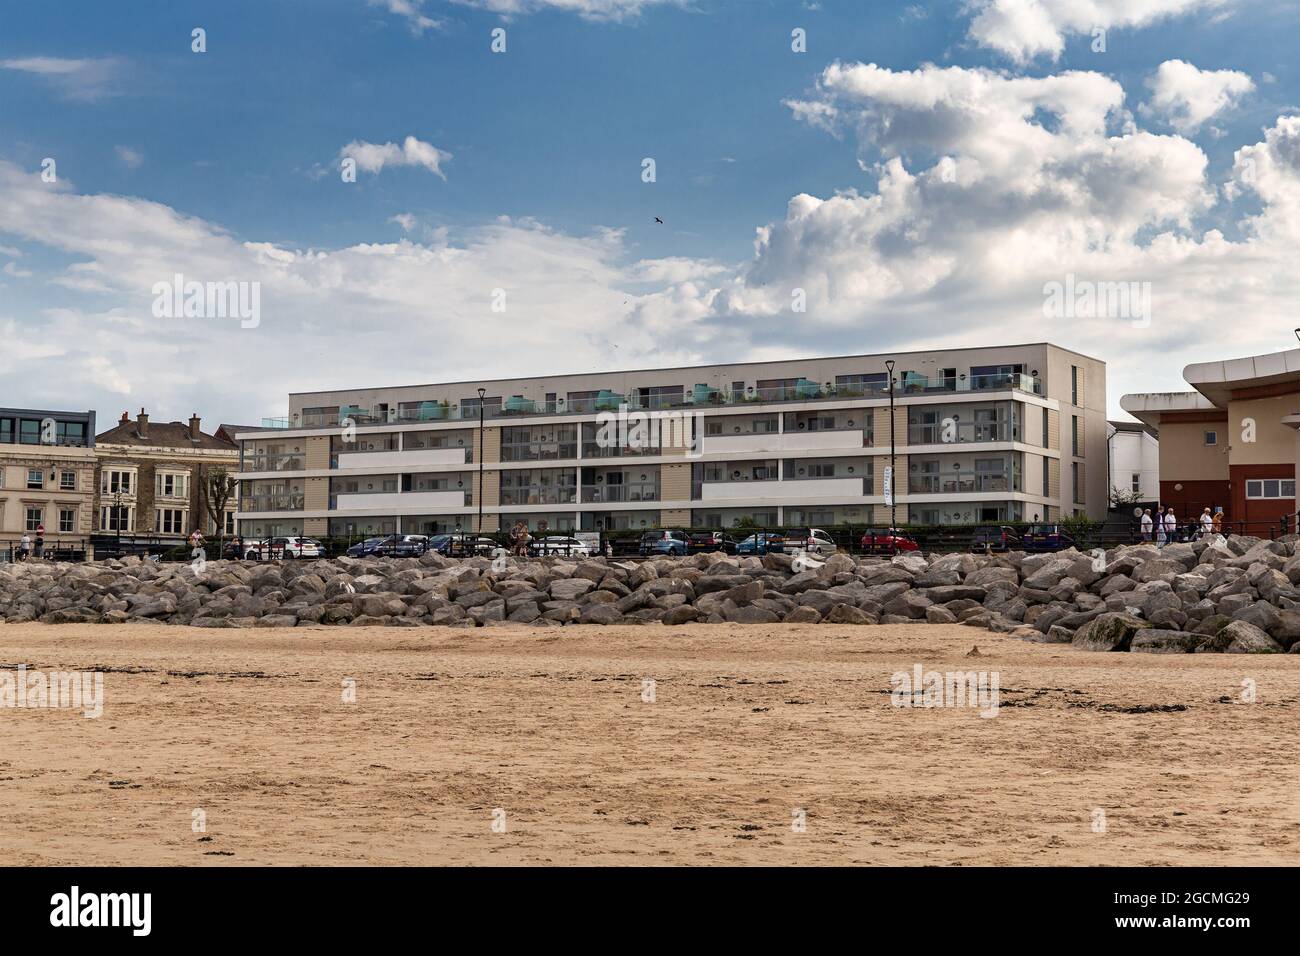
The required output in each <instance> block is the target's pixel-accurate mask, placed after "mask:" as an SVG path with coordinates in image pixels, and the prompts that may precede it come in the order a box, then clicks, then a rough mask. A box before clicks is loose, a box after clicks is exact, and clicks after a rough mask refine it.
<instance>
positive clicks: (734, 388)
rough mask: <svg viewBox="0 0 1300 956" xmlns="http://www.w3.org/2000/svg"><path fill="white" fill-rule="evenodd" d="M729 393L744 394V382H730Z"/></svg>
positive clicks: (720, 520)
mask: <svg viewBox="0 0 1300 956" xmlns="http://www.w3.org/2000/svg"><path fill="white" fill-rule="evenodd" d="M731 394H732V395H734V396H737V397H739V396H741V395H744V394H745V383H744V382H732V383H731ZM718 523H719V524H721V523H722V518H721V516H719V518H718Z"/></svg>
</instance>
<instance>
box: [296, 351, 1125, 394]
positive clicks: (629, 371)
mask: <svg viewBox="0 0 1300 956" xmlns="http://www.w3.org/2000/svg"><path fill="white" fill-rule="evenodd" d="M1039 347H1042V348H1049V349H1056V350H1057V351H1060V352H1069V353H1070V354H1071V355H1077V356H1079V357H1080V358H1085V359H1088V360H1089V361H1092V362H1100V363H1101V364H1102V365H1105V364H1106V363H1105V362H1104V361H1102V360H1101V359H1099V358H1094V357H1093V356H1091V355H1085V354H1084V353H1083V352H1076V351H1075V350H1074V349H1067V348H1065V347H1064V346H1062V345H1056V344H1055V343H1053V342H1010V343H1002V344H999V345H963V346H954V347H952V348H946V349H912V350H909V351H906V352H862V353H859V354H856V355H796V356H791V357H790V358H778V359H758V360H757V361H753V362H708V363H706V364H702V365H669V366H661V367H659V368H611V369H583V370H582V371H578V372H558V373H554V374H551V375H523V376H521V375H511V376H506V377H504V378H501V377H498V378H470V379H462V380H460V381H455V382H421V383H416V384H411V385H371V386H365V385H345V386H341V387H339V388H316V389H312V390H311V391H309V392H290V393H289V396H290V397H291V398H292V397H293V396H295V395H324V394H332V393H335V392H374V391H380V390H384V389H398V388H432V387H433V386H452V385H481V384H484V383H486V382H514V381H519V380H520V379H521V378H527V379H529V380H530V381H545V380H546V379H552V378H575V377H577V376H582V375H639V374H642V373H647V374H648V373H650V372H691V371H695V370H696V369H703V368H717V367H718V366H726V367H728V368H740V367H742V366H753V365H779V364H781V363H783V362H825V361H834V360H839V359H857V358H863V359H865V358H889V357H892V356H895V355H900V356H901V355H930V354H934V353H940V352H984V351H996V350H997V349H1024V348H1039Z"/></svg>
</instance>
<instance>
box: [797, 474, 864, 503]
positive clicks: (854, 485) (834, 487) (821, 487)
mask: <svg viewBox="0 0 1300 956" xmlns="http://www.w3.org/2000/svg"><path fill="white" fill-rule="evenodd" d="M782 484H783V485H784V488H783V489H782V491H781V494H782V495H783V496H785V497H787V498H790V497H794V498H798V499H799V500H800V501H802V500H803V499H805V498H857V497H858V496H859V495H869V494H871V477H870V476H867V477H865V478H787V479H785V481H783V482H782Z"/></svg>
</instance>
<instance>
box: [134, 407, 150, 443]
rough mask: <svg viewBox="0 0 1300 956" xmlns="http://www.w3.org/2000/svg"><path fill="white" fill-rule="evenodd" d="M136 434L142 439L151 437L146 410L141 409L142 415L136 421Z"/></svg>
mask: <svg viewBox="0 0 1300 956" xmlns="http://www.w3.org/2000/svg"><path fill="white" fill-rule="evenodd" d="M135 433H136V434H137V435H139V436H140V437H141V438H148V437H149V416H148V415H146V414H145V411H144V409H143V408H142V409H140V414H139V415H137V416H136V419H135Z"/></svg>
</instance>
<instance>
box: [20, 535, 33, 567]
mask: <svg viewBox="0 0 1300 956" xmlns="http://www.w3.org/2000/svg"><path fill="white" fill-rule="evenodd" d="M31 553H32V539H31V536H30V535H29V534H28V533H27V532H26V531H24V532H23V536H22V539H21V540H20V541H19V542H18V555H19V560H20V561H26V560H27V558H28V557H29V556H30V555H31Z"/></svg>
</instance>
